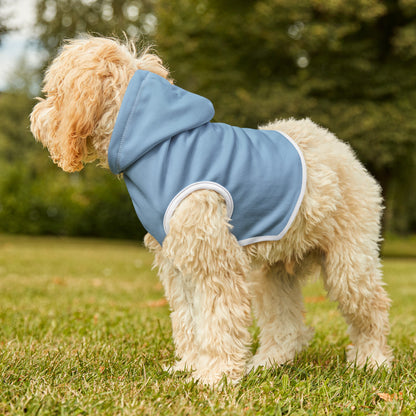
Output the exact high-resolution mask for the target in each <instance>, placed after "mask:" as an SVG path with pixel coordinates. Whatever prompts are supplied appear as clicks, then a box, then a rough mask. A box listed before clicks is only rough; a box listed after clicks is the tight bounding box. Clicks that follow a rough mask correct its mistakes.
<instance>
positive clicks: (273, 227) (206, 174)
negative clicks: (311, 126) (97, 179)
mask: <svg viewBox="0 0 416 416" xmlns="http://www.w3.org/2000/svg"><path fill="white" fill-rule="evenodd" d="M213 117H214V107H213V105H212V103H211V102H210V101H209V100H208V99H206V98H204V97H201V96H199V95H196V94H193V93H190V92H188V91H185V90H183V89H181V88H179V87H177V86H174V85H172V84H170V83H169V82H168V81H166V80H165V79H164V78H162V77H160V76H158V75H155V74H153V73H151V72H148V71H142V70H138V71H137V72H136V73H135V74H134V76H133V78H132V79H131V81H130V83H129V85H128V88H127V90H126V93H125V95H124V98H123V101H122V104H121V108H120V112H119V114H118V117H117V120H116V124H115V128H114V131H113V134H112V137H111V141H110V146H109V151H108V162H109V166H110V169H111V171H112V172H113V173H115V174H120V173H123V178H124V181H125V183H126V185H127V189H128V191H129V194H130V197H131V199H132V201H133V205H134V208H135V210H136V213H137V215H138V217H139V219H140V221H141V223H142V224H143V226H144V227H145V229H146V230H147V231H148V232H149V233H150V234H151V235H152V236H153V237H155V238H156V240H157V241H158V242H159V243H160V244H163V240H164V239H165V237H166V234H167V233H168V232H169V221H170V219H171V218H172V215H173V214H174V212H175V209H176V208H177V207H178V205H179V204H180V203H181V201H182V200H183V199H184V198H186V197H187V196H188V195H189V194H191V193H192V192H194V191H196V190H200V189H210V190H213V191H216V192H218V193H219V194H220V195H222V196H223V197H224V199H225V202H226V205H227V213H228V216H229V218H230V222H231V225H232V228H231V232H232V233H233V234H234V235H235V237H236V238H237V240H238V241H239V243H240V244H241V245H243V246H244V245H247V244H252V243H255V242H258V241H267V240H279V239H281V238H282V237H283V236H284V235H285V233H286V232H287V230H288V229H289V227H290V225H291V224H292V222H293V220H294V218H295V216H296V214H297V212H298V210H299V206H300V204H301V202H302V198H303V195H304V192H305V185H306V167H305V162H304V159H303V156H302V154H301V152H300V150H299V148H298V146H297V145H296V144H295V143H294V142H293V140H292V139H291V138H290V137H288V136H287V135H285V134H284V133H281V132H278V131H268V130H254V129H247V128H239V127H233V126H229V125H227V124H222V123H213V122H211V120H212V118H213Z"/></svg>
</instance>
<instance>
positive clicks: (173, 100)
mask: <svg viewBox="0 0 416 416" xmlns="http://www.w3.org/2000/svg"><path fill="white" fill-rule="evenodd" d="M214 113H215V112H214V107H213V105H212V103H211V101H209V100H208V99H206V98H204V97H201V96H199V95H196V94H193V93H190V92H188V91H185V90H183V89H182V88H179V87H177V86H175V85H172V84H171V83H170V82H169V81H167V80H166V79H164V78H162V77H161V76H159V75H156V74H154V73H152V72H148V71H143V70H138V71H137V72H136V73H135V74H134V76H133V77H132V79H131V80H130V83H129V85H128V87H127V90H126V93H125V95H124V97H123V101H122V103H121V107H120V111H119V114H118V116H117V120H116V123H115V126H114V131H113V134H112V136H111V141H110V146H109V149H108V163H109V166H110V169H111V171H112V172H113V173H114V174H119V173H122V172H124V171H125V170H127V169H128V168H129V167H130V166H131V165H132V164H134V163H135V162H136V161H138V160H139V159H140V158H142V157H143V156H144V155H145V154H146V153H148V152H149V151H150V150H152V149H153V148H154V147H155V146H157V145H159V144H160V143H162V142H164V141H168V140H170V139H171V138H172V137H174V136H175V135H177V134H179V133H182V132H184V131H187V130H191V129H194V128H196V127H199V126H202V125H203V124H206V123H208V122H209V121H211V119H212V118H213V117H214Z"/></svg>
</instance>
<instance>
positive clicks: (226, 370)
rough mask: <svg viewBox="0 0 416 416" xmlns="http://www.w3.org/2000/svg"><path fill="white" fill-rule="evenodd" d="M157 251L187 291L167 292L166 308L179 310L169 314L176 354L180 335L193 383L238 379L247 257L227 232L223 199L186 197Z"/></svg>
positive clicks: (246, 319) (246, 314)
mask: <svg viewBox="0 0 416 416" xmlns="http://www.w3.org/2000/svg"><path fill="white" fill-rule="evenodd" d="M162 252H163V255H164V257H165V258H166V259H169V261H170V262H171V264H172V265H173V267H174V269H175V270H176V273H177V274H176V276H175V279H179V280H181V281H182V287H183V288H184V290H186V292H187V295H185V294H183V293H179V292H175V291H171V296H172V297H173V298H172V299H171V305H173V308H174V309H175V306H174V305H180V310H181V311H182V312H179V310H176V311H175V310H174V312H173V313H172V319H173V321H174V322H173V328H174V331H173V336H174V338H175V345H176V346H177V348H179V349H180V350H178V351H177V353H178V355H181V354H182V355H183V351H184V350H185V348H184V346H183V345H182V341H181V340H180V339H178V338H180V337H184V339H187V340H188V341H189V342H190V343H191V345H190V346H188V349H190V351H189V350H188V351H187V353H186V354H187V356H190V357H192V359H191V361H192V367H193V369H194V372H193V377H194V378H195V379H197V380H199V381H200V382H202V383H205V384H211V385H215V384H218V383H219V382H220V381H221V379H222V377H223V376H224V375H225V376H227V377H228V378H229V379H230V380H231V381H237V380H239V379H240V378H241V376H242V375H243V374H244V371H245V367H246V362H247V359H248V356H249V349H248V345H249V342H250V335H249V332H248V329H247V328H248V326H249V325H250V323H251V312H250V299H249V293H248V287H247V282H246V272H247V269H248V259H247V256H246V254H245V253H244V251H243V250H242V248H241V247H240V246H239V244H238V243H237V240H236V239H235V237H234V236H233V235H232V234H231V233H230V231H229V226H228V219H227V217H226V210H225V205H224V202H223V200H222V197H221V196H220V195H219V194H217V193H216V192H213V191H197V192H194V193H193V194H191V195H190V196H188V197H187V198H186V199H185V200H184V201H183V202H182V203H181V204H180V206H179V207H178V208H177V210H176V212H175V214H174V216H173V217H172V219H171V221H170V231H169V233H168V235H167V237H166V238H165V241H164V243H163V249H162ZM171 280H173V277H172V278H171ZM177 287H179V286H177ZM179 299H180V301H179ZM176 320H177V321H176ZM175 328H176V329H175ZM177 328H181V330H177ZM189 334H191V335H189ZM195 357H196V359H195Z"/></svg>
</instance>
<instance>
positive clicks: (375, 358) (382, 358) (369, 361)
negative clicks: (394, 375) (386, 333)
mask: <svg viewBox="0 0 416 416" xmlns="http://www.w3.org/2000/svg"><path fill="white" fill-rule="evenodd" d="M392 360H393V354H392V351H391V349H390V348H389V347H385V348H383V349H380V348H378V347H375V346H374V345H370V346H360V348H357V347H356V346H354V345H349V346H348V347H347V361H348V362H350V363H351V364H353V365H355V366H356V367H358V368H363V367H366V368H369V369H372V370H377V368H380V367H384V368H387V369H388V368H390V367H391V362H392Z"/></svg>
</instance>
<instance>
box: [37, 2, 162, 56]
mask: <svg viewBox="0 0 416 416" xmlns="http://www.w3.org/2000/svg"><path fill="white" fill-rule="evenodd" d="M152 12H153V0H104V1H101V0H38V2H37V23H36V27H37V29H38V30H39V40H40V42H41V44H42V46H43V47H44V48H45V49H46V50H47V51H49V52H52V55H54V54H55V51H56V48H57V47H58V46H59V45H60V44H61V42H62V40H63V39H65V38H72V37H75V36H77V35H79V34H80V33H86V32H88V33H98V34H101V35H105V36H118V37H120V38H122V37H123V33H126V34H127V35H128V36H129V37H133V38H134V37H137V36H139V35H140V36H143V35H149V34H152V33H153V31H154V29H155V24H156V18H155V16H154V15H153V13H152Z"/></svg>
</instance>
